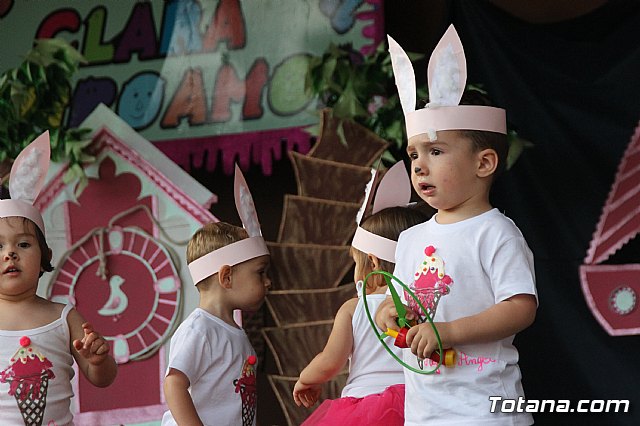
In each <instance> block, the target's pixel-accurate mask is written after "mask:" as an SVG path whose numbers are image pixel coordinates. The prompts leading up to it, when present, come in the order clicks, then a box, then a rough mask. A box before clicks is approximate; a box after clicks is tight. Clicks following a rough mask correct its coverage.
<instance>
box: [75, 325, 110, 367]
mask: <svg viewBox="0 0 640 426" xmlns="http://www.w3.org/2000/svg"><path fill="white" fill-rule="evenodd" d="M82 330H83V331H84V337H83V338H82V340H77V339H76V340H74V341H73V347H74V348H76V350H77V351H78V353H79V354H80V355H81V356H82V357H84V358H86V359H87V361H88V362H89V363H90V364H93V365H99V364H102V362H104V360H105V359H106V358H107V356H108V355H109V344H108V343H107V341H106V340H105V338H104V337H102V336H101V335H100V334H98V332H96V331H94V330H93V325H91V324H90V323H88V322H85V323H84V324H82Z"/></svg>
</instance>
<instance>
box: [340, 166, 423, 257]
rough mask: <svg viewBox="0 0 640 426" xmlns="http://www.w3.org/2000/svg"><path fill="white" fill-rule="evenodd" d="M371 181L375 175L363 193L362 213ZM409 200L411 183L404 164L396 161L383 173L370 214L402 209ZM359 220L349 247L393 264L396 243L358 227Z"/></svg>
mask: <svg viewBox="0 0 640 426" xmlns="http://www.w3.org/2000/svg"><path fill="white" fill-rule="evenodd" d="M373 180H375V174H374V176H373V178H372V180H371V182H369V184H368V188H367V191H365V199H364V202H363V204H362V208H361V211H364V210H365V209H366V207H367V206H368V205H369V198H370V197H371V193H372V191H371V188H370V187H369V185H371V184H372V182H373ZM410 200H411V181H410V180H409V175H408V174H407V170H406V169H405V167H404V163H403V162H402V161H398V162H397V163H396V164H394V165H393V166H392V167H391V168H390V169H389V170H387V173H385V175H384V176H383V177H382V180H381V181H380V184H379V185H378V189H377V191H376V195H375V199H374V201H373V211H372V214H375V213H377V212H379V211H380V210H382V209H385V208H388V207H398V206H399V207H404V206H406V205H407V204H409V201H410ZM361 220H362V218H359V219H358V228H356V233H355V235H354V236H353V241H352V242H351V245H352V246H353V247H354V248H356V249H358V250H360V251H362V252H364V253H371V254H374V255H375V256H377V257H379V258H380V259H384V260H388V261H389V262H395V253H396V245H397V242H396V241H393V240H390V239H388V238H385V237H381V236H380V235H376V234H374V233H373V232H370V231H367V230H366V229H364V228H362V227H361V226H360V222H361Z"/></svg>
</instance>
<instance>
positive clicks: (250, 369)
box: [233, 355, 257, 426]
mask: <svg viewBox="0 0 640 426" xmlns="http://www.w3.org/2000/svg"><path fill="white" fill-rule="evenodd" d="M256 361H257V359H256V356H255V355H251V356H249V357H248V358H247V360H246V361H245V362H244V366H243V367H242V375H241V376H240V378H239V379H236V380H234V381H233V384H234V385H235V386H236V393H238V392H239V393H240V398H241V399H242V426H251V425H253V419H254V418H255V415H256V402H257V395H256V370H255V367H254V366H255V364H256Z"/></svg>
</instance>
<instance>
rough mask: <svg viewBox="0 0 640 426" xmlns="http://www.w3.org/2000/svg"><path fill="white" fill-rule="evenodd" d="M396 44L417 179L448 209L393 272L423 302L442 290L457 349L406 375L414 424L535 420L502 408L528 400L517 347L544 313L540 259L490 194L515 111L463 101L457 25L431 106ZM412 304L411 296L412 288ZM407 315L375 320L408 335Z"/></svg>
mask: <svg viewBox="0 0 640 426" xmlns="http://www.w3.org/2000/svg"><path fill="white" fill-rule="evenodd" d="M389 50H390V53H391V59H392V64H393V69H394V73H395V78H396V85H397V86H398V91H399V94H400V99H401V103H402V107H403V110H404V113H405V121H406V128H407V137H408V146H407V153H408V155H409V158H410V160H411V179H412V184H413V187H414V189H415V190H416V192H417V193H418V195H419V196H420V197H421V198H422V199H423V200H425V201H426V202H427V203H428V204H429V205H430V206H431V207H433V208H435V209H437V213H436V214H435V215H434V216H433V217H432V218H431V219H430V220H429V221H428V222H426V223H424V224H420V225H416V226H414V227H413V228H410V229H408V230H407V231H405V232H403V233H402V234H401V235H400V237H399V239H398V246H397V249H396V268H395V270H394V275H395V276H396V277H397V278H398V279H400V280H401V281H402V282H403V283H406V284H408V287H409V289H410V290H411V291H412V292H413V293H414V294H415V295H416V296H417V297H418V298H419V299H420V298H423V297H425V295H429V294H431V296H430V297H432V299H431V300H430V301H431V302H432V301H433V294H437V297H438V298H439V299H438V300H439V302H438V304H437V311H435V308H434V309H433V310H434V311H435V313H434V315H433V317H434V318H433V320H434V322H435V327H436V328H437V330H438V333H439V338H440V340H441V342H442V347H443V348H445V349H446V348H451V347H454V348H455V350H456V351H457V352H458V360H457V363H456V365H455V366H454V367H453V368H444V367H441V368H439V369H438V371H437V372H436V374H431V375H425V374H419V373H418V372H414V371H410V370H405V383H406V399H405V425H423V424H429V425H440V424H441V425H445V424H446V425H450V424H456V425H482V424H487V425H528V424H531V423H532V422H533V419H532V417H531V414H530V413H526V412H519V411H518V410H512V409H508V408H509V407H506V408H505V409H502V408H503V407H502V404H501V402H502V401H505V400H509V401H517V400H518V399H519V398H521V397H524V392H523V389H522V384H521V374H520V369H519V368H518V364H517V362H518V351H517V350H516V348H515V347H514V346H513V344H512V343H513V338H514V336H515V334H516V333H518V332H520V331H521V330H523V329H524V328H526V327H528V326H529V325H530V324H531V323H532V322H533V320H534V318H535V312H536V308H537V294H536V286H535V276H534V267H533V255H532V253H531V251H530V250H529V247H528V246H527V243H526V241H525V240H524V238H523V236H522V234H521V232H520V231H519V229H518V228H517V227H516V225H515V224H514V223H513V222H512V221H511V220H510V219H508V218H507V217H505V216H504V215H503V214H502V213H500V212H499V211H498V210H497V209H495V208H493V207H492V206H491V204H490V201H489V191H490V188H491V185H492V182H493V180H494V179H495V176H496V174H497V172H498V171H499V170H500V169H502V168H503V167H504V164H505V160H506V158H505V157H506V152H507V140H506V118H505V111H504V110H502V109H500V108H493V107H489V106H485V105H464V103H466V101H465V99H464V98H463V92H464V88H465V84H466V62H465V57H464V51H463V48H462V43H461V42H460V39H459V37H458V35H457V33H456V31H455V28H453V26H451V27H449V29H448V30H447V32H446V33H445V34H444V36H443V37H442V39H441V40H440V42H439V43H438V45H437V46H436V48H435V50H434V52H433V54H432V56H431V60H430V61H429V68H428V82H429V94H430V103H429V104H428V105H427V106H426V107H425V108H423V109H419V110H416V108H415V106H416V91H415V78H414V74H413V68H412V65H411V62H410V61H409V58H408V57H407V55H406V54H405V53H404V51H403V50H402V48H401V47H400V46H399V45H398V44H397V43H396V42H395V41H394V40H393V39H391V38H390V37H389ZM461 100H462V102H461ZM461 103H462V104H463V105H461ZM394 285H396V287H397V290H398V293H402V291H403V289H402V288H400V286H398V285H397V284H396V283H394ZM404 299H405V302H406V301H407V300H408V301H411V300H409V299H411V297H408V296H407V295H406V294H405V295H404ZM425 300H427V301H429V300H428V297H427V299H425ZM421 301H422V302H423V304H424V300H421ZM410 306H411V305H410ZM414 308H415V307H414ZM432 314H433V312H432ZM422 315H423V313H422V312H421V310H420V309H418V310H417V312H416V310H415V309H414V316H415V317H417V319H418V322H419V324H418V325H416V326H413V327H411V328H410V329H409V331H408V332H407V335H406V342H407V345H408V346H409V349H405V350H404V354H403V357H404V362H406V363H407V364H408V365H411V366H412V367H414V368H420V367H421V365H422V362H424V363H425V364H428V365H432V366H433V365H434V363H433V362H431V361H430V360H429V359H428V358H429V356H430V354H431V353H432V352H433V351H434V350H435V349H436V348H437V346H438V342H437V341H438V337H437V336H436V334H435V332H434V329H433V328H432V327H431V325H430V324H429V323H427V322H422V323H420V321H424V320H425V318H424V317H423V316H422ZM396 317H397V313H396V310H395V309H394V307H393V305H392V303H391V302H390V301H385V303H384V304H383V305H382V306H381V307H380V308H379V309H378V312H377V314H376V323H377V325H378V326H379V327H380V328H381V329H382V330H386V329H387V328H393V329H396V330H397V329H398V326H397V324H396V321H395V319H396ZM520 411H522V410H520Z"/></svg>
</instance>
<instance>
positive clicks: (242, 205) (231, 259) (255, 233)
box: [187, 165, 269, 285]
mask: <svg viewBox="0 0 640 426" xmlns="http://www.w3.org/2000/svg"><path fill="white" fill-rule="evenodd" d="M234 198H235V202H236V209H237V210H238V214H239V215H240V219H241V220H242V225H243V226H244V228H245V230H246V231H247V234H249V238H245V239H244V240H240V241H236V242H235V243H231V244H229V245H226V246H224V247H221V248H219V249H217V250H214V251H212V252H210V253H207V254H206V255H204V256H202V257H199V258H198V259H196V260H194V261H193V262H191V263H189V264H188V265H187V267H188V268H189V273H190V274H191V278H192V280H193V284H194V285H195V284H198V283H199V282H200V281H202V280H203V279H205V278H208V277H210V276H211V275H214V274H217V273H218V271H219V270H220V268H221V267H222V266H223V265H229V266H234V265H237V264H239V263H242V262H245V261H247V260H250V259H253V258H256V257H258V256H264V255H267V254H269V249H268V248H267V244H266V243H265V241H264V238H262V231H261V230H260V222H259V221H258V215H257V214H256V208H255V205H254V203H253V198H252V197H251V192H250V191H249V187H248V185H247V182H246V181H245V179H244V176H243V175H242V172H241V171H240V168H239V167H238V166H237V165H236V168H235V177H234Z"/></svg>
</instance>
